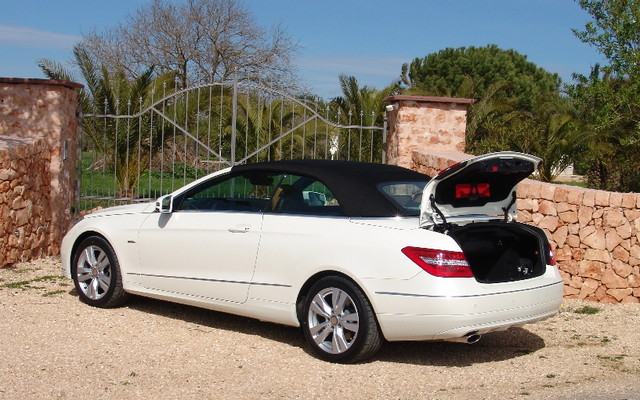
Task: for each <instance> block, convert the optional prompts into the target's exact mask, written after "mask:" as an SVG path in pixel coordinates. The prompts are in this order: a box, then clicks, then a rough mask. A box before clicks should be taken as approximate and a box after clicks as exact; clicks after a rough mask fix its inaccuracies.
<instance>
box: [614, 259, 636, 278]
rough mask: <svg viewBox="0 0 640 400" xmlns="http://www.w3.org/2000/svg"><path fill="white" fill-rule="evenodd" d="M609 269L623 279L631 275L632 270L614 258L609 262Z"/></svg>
mask: <svg viewBox="0 0 640 400" xmlns="http://www.w3.org/2000/svg"><path fill="white" fill-rule="evenodd" d="M611 269H612V270H613V272H615V273H616V275H618V276H619V277H621V278H624V279H628V277H629V276H631V273H632V272H633V267H631V266H630V265H629V264H626V263H624V262H623V261H621V260H616V259H614V260H613V261H612V262H611Z"/></svg>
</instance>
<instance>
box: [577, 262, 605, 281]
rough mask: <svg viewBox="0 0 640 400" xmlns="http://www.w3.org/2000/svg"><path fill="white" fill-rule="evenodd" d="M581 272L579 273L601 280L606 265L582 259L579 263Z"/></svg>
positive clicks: (582, 275) (585, 276)
mask: <svg viewBox="0 0 640 400" xmlns="http://www.w3.org/2000/svg"><path fill="white" fill-rule="evenodd" d="M578 268H579V272H578V275H579V276H581V277H584V278H592V279H596V280H599V279H601V278H602V272H603V271H604V266H603V264H602V263H600V262H598V261H592V260H582V261H580V263H579V264H578Z"/></svg>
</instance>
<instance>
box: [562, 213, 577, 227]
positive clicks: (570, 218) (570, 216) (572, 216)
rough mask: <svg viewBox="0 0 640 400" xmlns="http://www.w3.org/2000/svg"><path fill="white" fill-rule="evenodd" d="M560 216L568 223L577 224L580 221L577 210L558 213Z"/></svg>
mask: <svg viewBox="0 0 640 400" xmlns="http://www.w3.org/2000/svg"><path fill="white" fill-rule="evenodd" d="M558 217H560V219H561V220H562V222H565V223H567V224H575V223H577V222H578V213H577V212H576V211H564V212H560V213H559V214H558Z"/></svg>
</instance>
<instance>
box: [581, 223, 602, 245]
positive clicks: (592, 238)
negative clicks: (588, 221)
mask: <svg viewBox="0 0 640 400" xmlns="http://www.w3.org/2000/svg"><path fill="white" fill-rule="evenodd" d="M583 231H584V232H583ZM583 231H581V232H580V239H581V240H582V243H583V244H584V245H586V246H588V247H591V248H592V249H599V250H604V249H606V248H607V245H606V239H605V233H604V229H602V228H594V227H592V226H587V227H586V228H585V229H583Z"/></svg>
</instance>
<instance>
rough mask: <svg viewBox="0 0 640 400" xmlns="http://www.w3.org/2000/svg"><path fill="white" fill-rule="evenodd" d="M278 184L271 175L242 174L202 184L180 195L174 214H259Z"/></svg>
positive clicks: (275, 175) (277, 177)
mask: <svg viewBox="0 0 640 400" xmlns="http://www.w3.org/2000/svg"><path fill="white" fill-rule="evenodd" d="M279 181H280V176H279V175H277V174H273V173H254V174H242V175H235V176H232V177H224V178H222V179H216V180H211V181H209V182H205V183H203V184H201V185H198V186H196V187H195V188H193V189H191V190H189V191H188V192H186V193H185V194H184V195H183V198H182V201H181V202H180V206H179V207H178V211H200V212H202V211H244V212H262V211H264V209H265V208H266V206H267V204H268V203H269V194H270V193H272V192H273V189H274V188H275V186H276V185H277V184H278V182H279Z"/></svg>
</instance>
